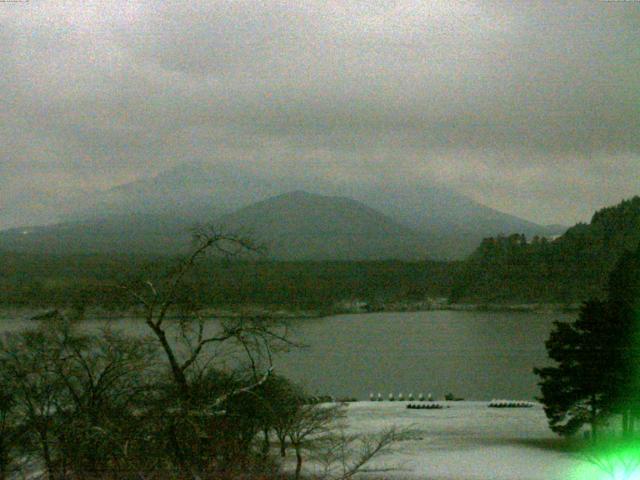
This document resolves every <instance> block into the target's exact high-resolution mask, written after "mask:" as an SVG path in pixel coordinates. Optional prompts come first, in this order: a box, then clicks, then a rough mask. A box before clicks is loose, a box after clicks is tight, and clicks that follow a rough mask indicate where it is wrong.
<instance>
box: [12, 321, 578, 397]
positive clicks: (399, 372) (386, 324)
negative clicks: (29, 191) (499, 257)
mask: <svg viewBox="0 0 640 480" xmlns="http://www.w3.org/2000/svg"><path fill="white" fill-rule="evenodd" d="M572 318H573V316H572V315H567V314H558V313H514V312H499V313H490V312H454V311H429V312H411V313H376V314H360V315H339V316H334V317H327V318H321V319H312V320H301V321H299V323H297V324H296V326H295V327H294V329H293V333H294V336H295V338H296V339H297V340H299V341H300V342H303V343H305V344H306V345H307V347H306V348H304V349H301V350H295V351H292V352H289V353H286V354H280V355H278V356H277V358H276V359H275V364H276V370H277V371H279V372H280V373H283V374H284V375H286V376H288V377H290V378H292V379H294V380H297V381H298V382H301V383H303V384H304V385H305V386H306V387H307V389H308V390H309V391H310V392H311V393H317V394H330V395H335V396H337V397H346V396H353V397H357V398H359V399H366V398H368V396H369V393H370V392H374V393H376V394H377V393H378V392H380V393H382V394H383V395H384V397H385V398H386V397H387V395H388V394H389V393H390V392H394V393H396V394H397V393H399V392H403V393H404V395H405V396H406V395H408V394H409V393H413V394H414V395H417V394H418V393H420V392H422V393H424V394H425V395H427V394H428V393H432V394H433V396H434V398H442V397H443V396H444V395H445V394H446V393H448V392H452V393H453V394H454V395H456V396H459V397H463V398H466V399H472V400H489V399H491V398H518V399H533V398H534V397H536V396H537V395H538V387H537V385H536V383H537V378H536V376H535V375H533V373H532V368H533V367H534V366H541V365H544V364H546V363H547V362H548V360H547V358H546V351H545V348H544V342H545V340H546V339H547V337H548V335H549V332H550V330H551V327H552V323H553V322H554V321H555V320H564V321H567V320H571V319H572ZM88 323H92V324H93V323H95V325H101V324H102V323H100V322H88ZM27 324H32V323H31V322H25V321H24V320H3V322H2V326H1V327H0V328H2V330H4V331H9V330H14V329H18V328H22V327H24V325H27ZM114 324H115V325H117V326H118V327H119V328H123V329H124V330H126V331H129V332H131V333H140V332H145V333H146V330H145V328H146V327H145V326H144V325H143V324H142V322H141V321H139V320H121V321H117V322H114Z"/></svg>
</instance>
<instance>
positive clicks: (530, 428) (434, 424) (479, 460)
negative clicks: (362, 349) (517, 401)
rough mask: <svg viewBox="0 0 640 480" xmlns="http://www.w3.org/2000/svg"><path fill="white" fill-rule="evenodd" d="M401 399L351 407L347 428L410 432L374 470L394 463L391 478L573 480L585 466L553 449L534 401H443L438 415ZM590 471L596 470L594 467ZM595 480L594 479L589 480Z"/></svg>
mask: <svg viewBox="0 0 640 480" xmlns="http://www.w3.org/2000/svg"><path fill="white" fill-rule="evenodd" d="M406 404H407V402H354V403H351V404H349V406H348V407H347V411H348V413H347V419H348V421H349V427H350V429H353V430H354V431H357V432H362V433H369V432H375V431H378V430H381V429H383V428H385V427H389V426H391V425H396V426H398V427H400V428H403V427H405V428H409V427H410V428H412V429H414V430H416V432H417V435H416V438H415V439H412V440H407V441H403V442H402V443H400V444H398V445H397V446H396V447H395V449H394V452H393V453H392V454H390V455H388V456H385V457H382V458H380V459H378V460H376V461H375V462H374V463H373V464H372V465H374V466H380V465H385V466H396V467H399V468H400V469H399V470H397V471H395V472H391V473H385V474H384V478H390V479H412V480H413V479H428V480H489V479H492V480H493V479H495V480H573V479H575V480H579V479H582V478H584V477H583V475H584V474H585V468H587V469H588V470H592V469H591V467H590V466H589V465H586V464H585V463H584V461H582V460H580V459H579V458H578V457H577V456H575V455H573V454H571V453H569V452H567V451H564V450H563V449H562V448H556V447H557V446H558V444H559V442H558V437H557V436H556V435H555V434H554V433H553V432H551V431H550V430H549V428H548V426H547V421H546V418H545V415H544V412H543V410H542V407H541V406H540V405H538V404H536V405H534V406H533V407H532V408H512V409H506V408H505V409H497V408H488V402H442V404H443V405H445V407H448V408H443V409H440V410H416V409H407V408H406ZM594 472H595V470H594ZM595 478H598V477H595Z"/></svg>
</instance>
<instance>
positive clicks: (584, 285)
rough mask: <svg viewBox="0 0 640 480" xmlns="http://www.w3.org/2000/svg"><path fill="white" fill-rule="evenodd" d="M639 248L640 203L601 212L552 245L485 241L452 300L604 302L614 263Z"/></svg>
mask: <svg viewBox="0 0 640 480" xmlns="http://www.w3.org/2000/svg"><path fill="white" fill-rule="evenodd" d="M638 242H640V197H634V198H632V199H630V200H626V201H623V202H621V203H620V204H618V205H616V206H613V207H608V208H605V209H602V210H600V211H598V212H596V213H595V214H594V215H593V218H592V220H591V223H589V224H578V225H575V226H574V227H572V228H570V229H569V230H568V231H567V232H566V233H565V234H564V235H562V236H561V237H559V238H557V239H555V240H553V241H551V240H548V239H546V238H538V237H534V238H532V239H527V238H525V237H524V235H511V236H498V237H495V238H488V239H485V240H484V241H483V242H482V244H481V245H480V246H479V247H478V249H477V250H476V251H475V252H474V254H473V255H472V256H471V257H470V258H469V259H468V260H467V262H466V267H465V269H464V273H463V274H462V275H460V277H459V278H458V279H457V280H456V282H455V286H454V288H453V290H452V295H451V299H452V300H453V301H454V302H456V301H461V302H474V303H477V302H487V303H508V302H523V303H528V302H554V303H574V302H581V301H584V300H586V299H589V298H601V297H602V296H603V295H604V294H605V291H606V286H607V277H608V274H609V272H611V270H612V269H613V267H614V265H615V263H616V261H617V260H618V259H619V258H620V256H621V255H622V254H623V253H624V252H625V251H628V250H634V249H635V248H636V246H637V245H638Z"/></svg>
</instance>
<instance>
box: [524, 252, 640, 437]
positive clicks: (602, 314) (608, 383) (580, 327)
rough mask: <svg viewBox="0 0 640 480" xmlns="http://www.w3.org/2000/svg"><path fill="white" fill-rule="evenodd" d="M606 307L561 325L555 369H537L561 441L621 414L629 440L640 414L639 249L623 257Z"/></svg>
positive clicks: (553, 348) (554, 340) (586, 309)
mask: <svg viewBox="0 0 640 480" xmlns="http://www.w3.org/2000/svg"><path fill="white" fill-rule="evenodd" d="M608 293H609V297H608V299H607V300H606V301H600V300H591V301H589V302H586V303H585V304H583V306H582V309H581V311H580V315H579V317H578V319H577V320H575V321H574V322H556V324H555V328H554V330H553V331H552V332H551V335H550V336H549V340H547V342H546V347H547V352H548V353H549V357H550V358H551V359H552V360H554V361H555V362H556V365H555V366H552V367H546V368H536V369H534V372H535V373H536V374H537V375H538V376H539V377H540V379H541V381H540V387H541V391H542V398H541V401H542V403H543V404H544V408H545V413H546V414H547V418H548V419H549V424H550V426H551V429H552V430H553V431H555V432H557V433H559V434H561V435H568V434H571V433H574V432H575V431H577V430H578V429H579V428H580V427H582V426H583V425H584V424H590V425H591V427H592V431H593V434H594V435H595V433H596V428H597V424H598V421H599V420H600V419H601V418H602V417H604V416H608V415H610V414H612V413H618V414H622V428H623V432H624V433H625V434H627V433H632V432H633V420H634V418H635V417H637V416H638V415H639V414H640V368H639V367H640V246H639V248H638V249H636V251H635V252H627V253H625V254H623V255H622V256H621V258H620V259H619V261H618V262H617V264H616V266H615V268H614V269H613V271H612V272H611V274H610V276H609V288H608Z"/></svg>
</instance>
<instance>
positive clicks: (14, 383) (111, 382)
mask: <svg viewBox="0 0 640 480" xmlns="http://www.w3.org/2000/svg"><path fill="white" fill-rule="evenodd" d="M254 249H255V246H254V245H253V244H252V243H251V242H248V241H246V240H245V239H243V238H241V237H237V236H233V235H222V234H219V233H217V232H215V231H202V232H200V235H199V236H198V237H197V244H196V246H195V247H194V250H193V252H192V254H191V255H190V256H188V257H187V258H185V259H184V260H182V261H181V262H179V263H178V264H176V265H175V267H174V268H173V269H172V270H171V271H169V272H168V273H167V274H166V275H164V276H162V277H161V278H157V279H149V280H142V279H139V281H137V282H133V283H130V284H128V285H125V286H122V288H121V289H120V290H121V293H122V294H123V295H127V296H128V297H130V298H132V299H133V301H134V302H137V303H138V304H139V305H140V308H141V309H142V311H143V312H144V322H145V325H146V329H147V332H148V335H146V336H138V337H130V336H126V335H124V334H122V333H119V332H118V331H117V330H111V329H109V328H107V327H105V329H104V330H103V331H101V332H88V331H87V330H86V329H85V328H83V326H82V322H81V321H79V320H77V319H76V320H69V319H67V318H64V317H60V316H58V317H56V318H52V319H49V320H46V321H42V322H39V324H38V325H37V326H36V327H34V328H32V329H28V330H26V331H22V332H16V333H10V334H6V335H5V336H4V337H3V338H2V345H1V348H0V479H2V480H4V479H8V478H12V475H13V474H14V473H16V472H21V473H23V474H31V475H37V474H38V472H41V473H42V475H41V477H42V478H46V479H49V480H54V479H55V480H76V479H96V480H97V479H100V480H106V479H136V480H141V479H176V480H178V479H193V480H195V479H200V480H205V479H230V478H246V479H253V478H260V479H275V478H283V477H284V476H285V471H284V470H283V461H282V460H281V457H282V456H285V455H286V454H287V452H289V451H294V452H295V458H296V459H295V465H296V467H295V469H294V470H293V473H292V474H291V475H294V476H295V477H296V478H298V477H300V476H301V474H302V466H303V461H304V460H305V459H306V458H308V456H309V455H311V454H313V455H314V456H315V457H317V458H321V459H325V460H326V465H327V468H326V469H325V475H324V478H329V479H330V478H335V479H346V478H350V477H351V476H353V475H354V474H355V473H356V472H357V471H358V470H359V469H361V468H362V467H363V466H364V464H365V463H366V462H367V461H368V460H369V459H371V458H372V457H373V456H375V455H378V454H380V453H383V452H384V451H385V450H386V449H388V448H389V446H390V445H391V444H392V443H393V442H395V441H396V440H398V439H399V438H400V437H401V436H402V434H401V433H399V432H397V431H395V430H393V429H390V430H387V431H384V432H381V433H380V434H379V435H373V436H356V437H353V436H347V435H345V434H344V433H343V432H342V431H341V430H340V419H341V409H340V408H339V407H338V406H328V405H317V404H313V403H312V402H310V401H309V399H308V398H307V397H306V395H304V393H303V392H302V391H301V390H300V389H299V388H298V387H296V386H295V385H292V384H291V383H290V382H289V381H287V380H286V379H285V378H283V377H281V376H279V375H277V374H276V372H275V371H274V368H273V364H272V362H271V359H272V354H273V353H274V352H275V351H276V350H278V349H283V348H293V347H295V345H294V344H293V343H292V341H291V340H290V339H289V337H288V335H287V330H286V325H283V324H281V323H277V322H275V321H272V320H271V319H269V318H264V317H260V318H255V317H239V318H235V319H232V320H225V321H221V322H219V323H211V322H205V321H204V320H203V319H202V317H201V316H200V315H199V304H198V302H194V301H191V298H190V296H189V289H188V288H187V289H186V290H185V289H184V287H185V281H186V279H187V277H188V275H189V273H190V272H191V271H192V270H193V269H194V268H195V265H196V264H197V262H198V261H199V260H200V259H201V258H202V257H203V256H204V255H205V254H206V253H207V252H210V251H218V252H222V253H224V255H225V256H229V255H234V254H236V253H238V252H239V251H241V250H254ZM170 312H171V313H172V314H174V315H173V316H172V318H169V317H170V315H169V313H170Z"/></svg>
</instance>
